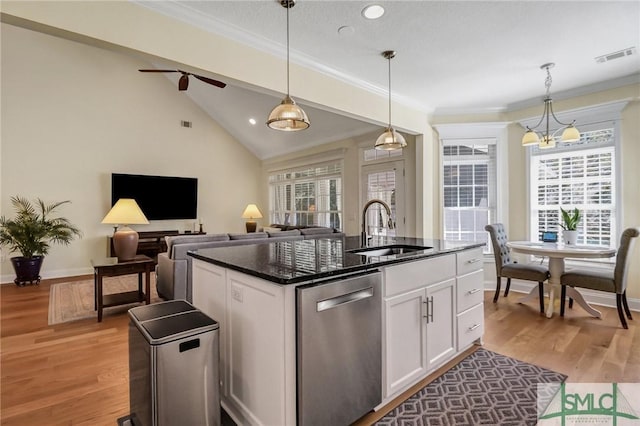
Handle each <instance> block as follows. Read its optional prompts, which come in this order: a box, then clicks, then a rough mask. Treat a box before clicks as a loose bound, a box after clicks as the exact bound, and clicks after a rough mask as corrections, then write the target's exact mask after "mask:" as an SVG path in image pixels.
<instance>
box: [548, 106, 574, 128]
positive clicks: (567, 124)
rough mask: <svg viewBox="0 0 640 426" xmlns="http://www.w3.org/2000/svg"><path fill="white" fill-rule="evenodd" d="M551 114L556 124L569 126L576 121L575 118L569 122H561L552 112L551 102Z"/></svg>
mask: <svg viewBox="0 0 640 426" xmlns="http://www.w3.org/2000/svg"><path fill="white" fill-rule="evenodd" d="M551 115H552V116H553V119H554V120H556V122H557V123H558V124H562V125H563V126H571V125H573V124H574V123H575V122H576V120H573V121H572V122H571V123H563V122H562V121H560V120H558V117H556V115H555V114H554V112H553V104H551Z"/></svg>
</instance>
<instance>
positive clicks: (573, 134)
mask: <svg viewBox="0 0 640 426" xmlns="http://www.w3.org/2000/svg"><path fill="white" fill-rule="evenodd" d="M554 65H555V64H554V63H553V62H549V63H548V64H543V65H541V66H540V69H543V70H547V78H546V79H545V81H544V85H545V87H546V88H547V94H546V96H545V98H544V112H543V113H542V117H540V121H538V124H536V125H535V126H533V127H529V126H527V131H526V133H525V134H524V136H522V146H529V145H538V147H539V148H540V149H547V148H553V147H555V146H556V134H557V133H558V132H559V131H560V129H558V130H556V131H555V132H553V134H549V124H550V119H551V117H553V119H554V120H555V121H556V123H558V124H560V125H562V126H565V127H564V130H563V131H562V136H561V137H560V140H561V141H562V142H576V141H578V140H580V132H579V131H578V129H576V127H575V126H574V123H575V122H576V121H575V120H573V121H572V122H571V123H563V122H562V121H560V120H558V117H556V115H555V114H554V113H553V101H552V100H551V94H550V91H551V72H549V70H550V69H551V68H553V67H554ZM543 121H546V127H545V133H544V134H538V133H536V132H535V129H537V128H538V127H539V126H540V125H541V124H542V122H543Z"/></svg>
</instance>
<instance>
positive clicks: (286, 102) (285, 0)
mask: <svg viewBox="0 0 640 426" xmlns="http://www.w3.org/2000/svg"><path fill="white" fill-rule="evenodd" d="M295 4H296V2H295V1H294V0H281V1H280V5H282V7H284V8H285V9H287V95H286V96H285V97H284V99H283V100H282V102H280V104H279V105H277V106H276V107H275V108H274V109H273V110H272V111H271V114H269V119H268V120H267V126H268V127H269V128H270V129H274V130H282V131H285V132H295V131H297V130H304V129H306V128H308V127H309V125H310V124H311V123H310V122H309V117H307V113H305V112H304V110H303V109H302V108H300V106H298V104H296V103H295V101H294V100H293V99H291V96H289V9H290V8H292V7H293V6H295Z"/></svg>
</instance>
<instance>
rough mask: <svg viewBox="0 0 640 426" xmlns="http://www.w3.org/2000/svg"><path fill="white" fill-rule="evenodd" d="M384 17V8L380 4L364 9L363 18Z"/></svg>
mask: <svg viewBox="0 0 640 426" xmlns="http://www.w3.org/2000/svg"><path fill="white" fill-rule="evenodd" d="M382 15H384V7H382V6H380V5H379V4H370V5H369V6H367V7H365V8H364V9H362V16H364V17H365V18H367V19H378V18H379V17H381V16H382Z"/></svg>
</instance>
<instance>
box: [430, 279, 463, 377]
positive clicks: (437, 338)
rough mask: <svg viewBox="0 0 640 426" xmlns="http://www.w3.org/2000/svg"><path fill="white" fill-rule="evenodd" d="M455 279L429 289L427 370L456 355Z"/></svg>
mask: <svg viewBox="0 0 640 426" xmlns="http://www.w3.org/2000/svg"><path fill="white" fill-rule="evenodd" d="M455 300H456V299H455V279H450V280H447V281H443V282H441V283H438V284H434V285H431V286H429V287H427V290H426V302H427V303H426V306H427V318H426V319H425V320H426V323H427V369H428V370H431V369H433V368H435V367H437V366H439V365H441V364H443V363H444V362H445V361H447V360H448V359H449V358H451V357H452V356H453V355H454V354H455V353H456V339H455V332H456V326H455V319H456V309H455Z"/></svg>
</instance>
